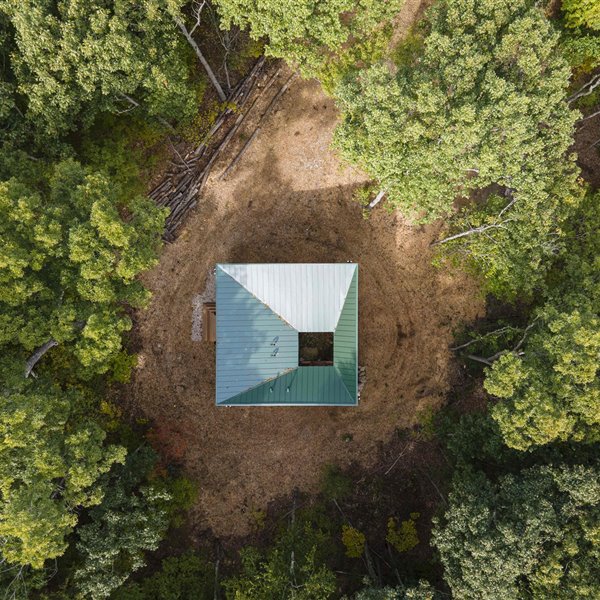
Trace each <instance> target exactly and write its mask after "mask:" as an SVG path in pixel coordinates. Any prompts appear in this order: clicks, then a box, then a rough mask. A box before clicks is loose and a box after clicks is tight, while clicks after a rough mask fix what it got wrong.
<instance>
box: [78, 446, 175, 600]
mask: <svg viewBox="0 0 600 600" xmlns="http://www.w3.org/2000/svg"><path fill="white" fill-rule="evenodd" d="M155 461H156V456H155V455H154V453H153V452H152V451H151V450H150V449H149V448H148V447H146V446H143V447H141V448H139V449H138V450H136V451H135V452H132V453H130V454H129V455H128V457H127V460H126V462H125V464H124V465H123V466H115V467H114V468H113V470H112V471H111V473H110V475H109V476H107V477H105V481H104V485H105V494H104V497H103V499H102V503H101V504H99V505H98V506H96V507H94V508H92V509H90V510H89V512H88V515H87V516H88V520H87V522H86V523H85V524H83V525H81V526H80V527H79V528H78V529H77V542H76V544H75V547H76V549H77V551H78V553H79V558H78V562H77V565H76V567H75V572H74V576H73V587H74V588H75V591H76V594H78V595H80V596H81V597H83V598H86V599H89V600H99V599H102V598H108V596H110V594H111V593H112V592H113V591H114V590H116V589H117V588H118V587H119V586H121V585H122V584H123V583H124V582H125V581H126V580H127V578H128V577H129V576H130V575H131V573H133V572H134V571H137V570H138V569H140V568H141V567H143V566H144V565H145V564H146V560H145V554H146V552H148V551H151V550H156V549H157V548H158V544H159V542H160V540H161V539H162V538H163V537H164V535H165V532H166V530H167V527H168V525H169V505H170V502H171V495H170V494H169V492H168V490H167V488H166V487H165V485H164V482H161V481H160V479H158V480H156V481H152V480H149V479H148V476H149V474H150V470H151V469H152V468H153V466H154V463H155Z"/></svg>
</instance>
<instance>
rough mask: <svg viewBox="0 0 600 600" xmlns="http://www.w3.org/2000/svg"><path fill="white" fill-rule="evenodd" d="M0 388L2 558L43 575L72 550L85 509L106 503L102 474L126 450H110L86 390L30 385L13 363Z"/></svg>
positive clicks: (1, 372) (2, 369)
mask: <svg viewBox="0 0 600 600" xmlns="http://www.w3.org/2000/svg"><path fill="white" fill-rule="evenodd" d="M0 386H1V387H0V389H1V396H2V397H1V402H0V537H1V538H2V540H3V545H2V555H3V557H4V558H5V559H6V560H7V561H8V562H10V563H17V564H20V565H31V566H32V567H34V568H38V569H39V568H41V567H42V566H43V564H44V562H45V561H46V560H47V559H50V558H56V557H58V556H60V555H61V554H62V553H63V552H64V551H65V549H66V547H67V537H68V536H69V535H70V534H71V533H72V531H73V529H74V527H75V525H76V523H77V521H78V516H77V513H78V511H79V510H80V509H81V508H82V507H87V506H93V505H95V504H99V503H100V501H101V500H102V498H103V495H104V490H103V488H102V486H101V483H100V479H101V476H102V475H103V474H104V473H106V472H108V470H109V469H110V468H111V466H112V465H113V464H114V463H116V462H122V461H123V460H124V457H125V449H124V448H122V447H119V446H115V445H105V443H104V440H105V437H106V433H105V431H104V430H103V429H102V428H101V427H100V426H99V425H98V423H97V422H96V421H95V420H94V419H93V417H92V416H91V413H92V411H91V410H90V408H91V407H93V403H92V402H91V399H90V396H89V393H86V392H85V391H84V390H81V389H78V388H76V387H69V388H67V389H63V388H61V387H60V386H58V385H57V384H55V383H53V382H52V381H51V380H49V379H48V378H46V377H41V378H39V379H38V380H37V381H31V380H25V379H24V377H23V373H22V365H21V364H20V363H15V362H11V361H5V362H3V363H2V365H1V366H0Z"/></svg>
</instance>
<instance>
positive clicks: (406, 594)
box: [352, 581, 438, 600]
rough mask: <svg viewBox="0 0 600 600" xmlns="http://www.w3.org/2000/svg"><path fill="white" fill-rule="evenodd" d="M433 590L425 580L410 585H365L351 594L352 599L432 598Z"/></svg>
mask: <svg viewBox="0 0 600 600" xmlns="http://www.w3.org/2000/svg"><path fill="white" fill-rule="evenodd" d="M437 597H438V595H437V594H436V592H435V590H434V589H433V588H432V587H431V585H429V583H427V582H425V581H420V582H419V584H418V585H416V586H411V587H397V588H391V587H385V588H375V587H366V588H364V589H362V590H360V591H359V592H356V594H354V596H352V600H434V599H435V598H437Z"/></svg>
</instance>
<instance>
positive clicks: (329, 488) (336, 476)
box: [321, 465, 352, 500]
mask: <svg viewBox="0 0 600 600" xmlns="http://www.w3.org/2000/svg"><path fill="white" fill-rule="evenodd" d="M351 491H352V479H351V478H350V477H349V476H348V475H346V474H345V473H343V472H342V470H341V469H340V468H339V467H338V466H337V465H327V466H326V467H325V470H324V471H323V477H322V479H321V492H322V493H323V495H324V496H325V498H327V499H328V500H342V499H343V498H345V497H346V496H348V494H350V492H351Z"/></svg>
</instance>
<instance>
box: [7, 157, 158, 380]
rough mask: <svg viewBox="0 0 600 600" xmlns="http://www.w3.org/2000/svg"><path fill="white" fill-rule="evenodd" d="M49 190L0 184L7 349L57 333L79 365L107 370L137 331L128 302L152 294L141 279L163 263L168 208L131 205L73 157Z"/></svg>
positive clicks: (139, 302) (137, 201)
mask: <svg viewBox="0 0 600 600" xmlns="http://www.w3.org/2000/svg"><path fill="white" fill-rule="evenodd" d="M48 186H49V187H48V190H47V191H46V190H37V189H31V188H30V187H29V186H27V185H26V184H24V183H21V182H19V181H17V180H14V179H11V180H9V181H5V182H2V183H0V234H1V235H2V237H3V240H4V244H3V246H2V249H0V284H1V286H2V287H1V289H0V346H5V347H6V346H7V345H19V346H22V347H23V348H24V349H25V350H27V351H31V350H33V349H34V348H35V347H37V346H40V345H42V344H44V343H45V342H47V341H48V340H50V339H54V340H55V341H56V342H58V343H59V344H61V345H64V346H66V349H65V350H64V351H65V352H68V353H69V355H70V356H71V357H72V358H73V359H75V361H76V363H75V364H77V362H78V363H79V371H81V372H82V373H84V374H88V375H90V374H94V373H103V372H106V371H107V370H108V369H109V368H110V361H111V359H112V360H114V359H115V358H116V357H117V356H118V354H119V352H120V350H121V334H122V332H123V331H126V330H128V329H129V328H130V327H131V322H130V320H129V318H128V317H127V316H125V314H124V312H123V309H122V306H123V304H129V305H131V306H134V307H139V306H143V305H144V303H145V302H146V301H147V299H148V293H147V292H146V291H145V290H144V288H143V287H142V285H141V283H140V282H139V281H137V279H136V277H137V275H138V274H139V273H140V272H141V271H143V270H145V269H148V268H150V267H151V266H153V265H154V264H155V262H156V251H157V248H158V246H159V240H160V237H159V236H160V233H161V231H162V227H163V222H164V212H163V211H162V210H160V209H158V208H156V206H155V205H154V204H153V203H151V202H150V201H149V200H147V199H144V198H142V197H139V196H138V197H134V198H131V199H128V200H127V201H124V200H123V199H121V198H120V194H119V190H118V188H115V186H113V185H112V184H111V182H110V181H109V180H108V179H107V178H106V177H105V176H104V175H102V174H99V173H93V172H89V171H87V170H86V169H84V168H83V167H82V166H81V165H80V164H78V163H76V162H74V161H65V162H62V163H59V164H57V165H56V167H55V168H54V171H53V173H52V175H51V177H50V180H49V182H48ZM123 213H127V214H128V217H127V219H125V218H123V216H122V214H123Z"/></svg>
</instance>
